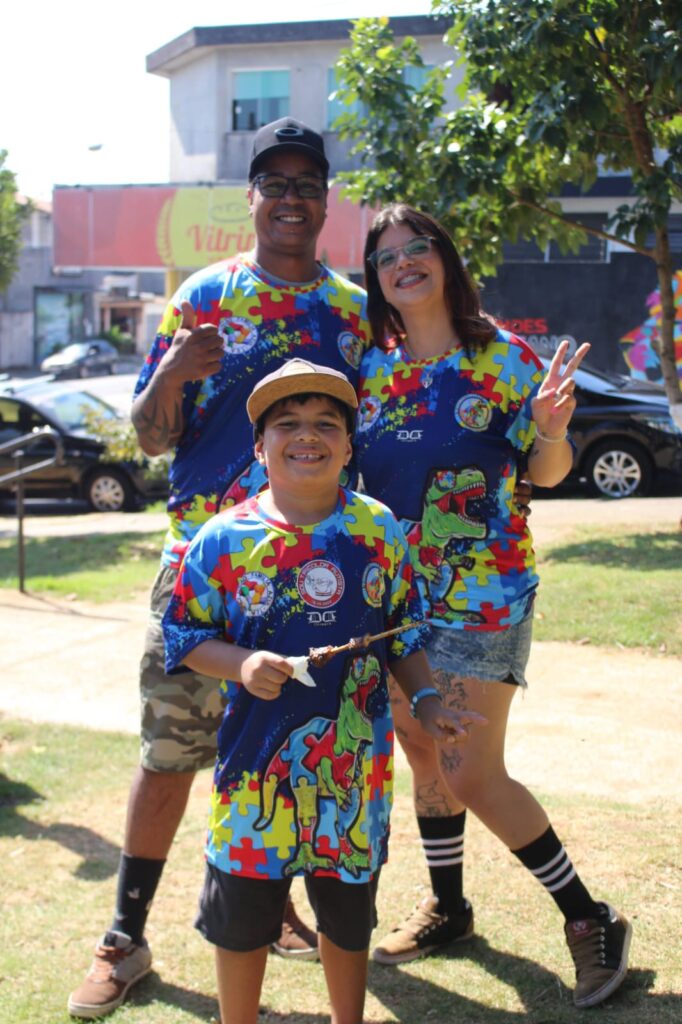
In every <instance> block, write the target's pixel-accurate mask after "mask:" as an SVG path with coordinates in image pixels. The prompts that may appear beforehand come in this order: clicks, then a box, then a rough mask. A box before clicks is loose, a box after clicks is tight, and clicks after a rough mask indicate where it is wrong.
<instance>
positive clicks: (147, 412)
mask: <svg viewBox="0 0 682 1024" xmlns="http://www.w3.org/2000/svg"><path fill="white" fill-rule="evenodd" d="M132 420H133V424H134V426H135V430H136V431H137V434H138V436H139V437H140V438H144V439H145V440H147V441H148V442H149V443H150V444H153V445H154V447H158V448H161V449H163V450H164V451H167V450H168V449H169V448H173V447H175V445H176V444H177V442H178V441H179V440H180V438H181V437H182V431H183V419H182V398H181V397H180V396H179V397H178V398H177V399H176V400H175V401H174V402H173V406H172V408H171V410H170V415H169V409H168V406H167V405H166V404H164V403H163V402H161V401H160V400H159V399H158V398H157V397H156V396H155V394H154V392H153V391H152V390H151V389H150V390H149V392H148V394H147V397H146V399H145V401H144V402H143V403H142V404H141V405H140V406H138V408H136V409H135V410H134V411H133V416H132Z"/></svg>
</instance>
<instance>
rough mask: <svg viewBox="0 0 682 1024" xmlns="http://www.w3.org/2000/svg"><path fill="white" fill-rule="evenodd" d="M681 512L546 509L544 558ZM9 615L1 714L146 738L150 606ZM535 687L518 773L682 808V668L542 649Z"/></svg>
mask: <svg viewBox="0 0 682 1024" xmlns="http://www.w3.org/2000/svg"><path fill="white" fill-rule="evenodd" d="M681 507H682V503H681V502H680V501H679V500H678V499H675V498H662V499H637V498H633V499H628V500H627V501H621V502H606V503H605V502H602V501H598V500H596V499H595V500H594V501H590V500H589V499H574V500H561V499H559V500H556V499H548V500H539V501H537V502H536V503H535V504H534V510H533V515H532V519H531V523H532V525H533V530H534V534H535V540H536V548H537V550H538V551H539V552H540V553H541V552H542V549H543V548H544V547H546V546H548V545H549V544H551V543H554V542H555V541H556V540H560V539H565V538H566V537H567V536H568V535H569V534H570V531H571V528H572V527H573V526H575V525H577V524H578V523H580V524H584V523H604V522H608V523H615V522H618V523H621V524H631V525H632V526H633V527H634V528H641V529H656V528H660V527H661V526H663V527H667V528H669V527H670V525H671V522H673V523H675V524H677V523H678V521H679V514H680V509H681ZM96 518H97V517H96V516H91V517H87V522H88V527H89V528H90V529H92V530H95V529H98V528H100V526H98V523H97V522H95V520H96ZM123 518H124V520H125V517H123ZM112 520H113V521H112ZM34 522H35V520H34ZM60 523H61V524H62V526H61V529H64V528H67V529H69V530H71V529H72V526H71V523H70V522H69V520H68V519H67V520H64V519H63V518H61V517H60V518H59V519H58V521H57V522H56V523H54V526H51V527H50V528H51V529H54V530H58V529H59V528H60V526H59V524H60ZM66 524H68V525H66ZM100 525H101V528H102V529H115V530H121V528H122V519H121V517H120V516H119V515H116V516H114V517H109V518H108V519H107V520H106V522H105V521H104V520H103V521H102V523H101V524H100ZM135 525H136V527H138V528H139V526H141V525H143V523H140V524H138V523H137V522H136V524H135ZM154 526H155V527H156V523H155V524H154ZM33 528H35V527H33V526H32V529H33ZM153 528H154V527H153ZM46 529H48V527H47V524H45V523H44V524H43V530H46ZM0 615H1V616H2V619H3V637H6V638H8V640H7V641H6V642H5V643H3V671H2V674H1V675H0V715H1V714H5V715H8V716H14V717H20V718H27V719H31V720H34V721H51V722H62V723H72V724H75V725H81V726H86V727H90V728H95V729H112V730H120V731H127V732H133V733H134V732H137V729H138V698H137V669H138V662H139V657H140V653H141V651H142V644H143V639H144V632H145V628H146V619H147V608H146V604H145V602H144V601H140V602H138V603H136V604H126V605H118V604H116V605H109V606H106V605H97V606H89V605H86V604H84V603H82V602H73V603H69V602H55V601H52V600H50V599H47V598H38V597H31V596H28V595H23V594H18V593H17V592H15V591H9V590H0ZM528 678H529V680H530V688H529V690H528V692H527V693H520V694H519V695H518V696H517V699H516V701H515V706H514V708H513V710H512V716H511V723H510V728H509V745H508V751H509V756H508V761H509V767H510V770H511V771H512V773H513V774H515V775H516V776H517V777H518V778H520V779H522V780H523V781H524V782H526V783H527V784H528V785H529V786H530V787H531V788H533V789H536V790H540V791H545V792H571V793H573V794H575V793H577V792H583V793H589V794H592V795H594V796H599V797H605V798H620V799H622V800H623V801H625V802H631V801H634V802H646V801H650V800H671V801H673V802H676V803H680V802H681V801H682V795H681V793H680V788H679V728H680V723H681V722H682V659H678V658H670V657H662V656H655V655H647V654H643V653H641V652H636V651H634V652H633V651H624V650H623V651H621V650H613V649H605V648H594V647H590V646H580V645H574V644H560V643H535V644H534V645H533V650H532V653H531V660H530V665H529V670H528ZM399 763H400V761H399ZM403 763H404V762H403Z"/></svg>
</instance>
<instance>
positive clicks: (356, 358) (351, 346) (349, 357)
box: [337, 331, 362, 370]
mask: <svg viewBox="0 0 682 1024" xmlns="http://www.w3.org/2000/svg"><path fill="white" fill-rule="evenodd" d="M337 344H338V346H339V352H340V353H341V355H342V356H343V358H344V359H345V360H346V362H347V363H348V365H349V366H352V367H354V369H356V370H357V369H358V368H359V366H360V361H361V359H362V342H361V341H360V339H359V338H356V337H355V335H354V334H352V333H351V332H350V331H341V334H339V337H338V341H337Z"/></svg>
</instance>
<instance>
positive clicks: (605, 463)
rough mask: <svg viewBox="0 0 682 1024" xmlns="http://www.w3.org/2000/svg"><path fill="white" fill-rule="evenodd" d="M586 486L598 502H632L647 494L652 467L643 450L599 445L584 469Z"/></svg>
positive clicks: (626, 443) (612, 443)
mask: <svg viewBox="0 0 682 1024" xmlns="http://www.w3.org/2000/svg"><path fill="white" fill-rule="evenodd" d="M583 474H584V475H585V476H586V477H587V486H588V488H589V490H590V493H591V494H594V495H595V496H596V497H598V498H631V497H632V496H633V495H635V494H638V495H640V496H641V495H644V494H647V493H648V492H649V490H650V488H651V484H652V481H653V475H654V472H653V466H652V463H651V459H650V458H649V456H648V455H647V453H646V451H645V450H644V448H642V447H641V446H640V445H638V444H635V443H634V442H632V441H619V440H613V441H602V442H601V444H598V445H596V446H595V447H594V448H593V449H592V450H591V451H590V453H589V454H588V456H587V459H586V461H585V463H584V466H583Z"/></svg>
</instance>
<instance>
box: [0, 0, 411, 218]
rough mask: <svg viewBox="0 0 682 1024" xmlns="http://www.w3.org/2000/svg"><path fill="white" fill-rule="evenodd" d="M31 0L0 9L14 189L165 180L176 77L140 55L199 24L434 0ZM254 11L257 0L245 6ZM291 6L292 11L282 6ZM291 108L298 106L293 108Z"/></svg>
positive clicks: (346, 12) (3, 108)
mask: <svg viewBox="0 0 682 1024" xmlns="http://www.w3.org/2000/svg"><path fill="white" fill-rule="evenodd" d="M238 6H242V5H238V4H236V3H235V0H220V2H218V0H194V2H192V3H189V4H188V3H186V2H180V0H166V2H165V3H164V4H163V5H161V4H154V3H148V2H146V0H115V2H113V3H108V4H104V3H101V2H100V0H61V2H60V3H54V0H28V2H27V3H26V7H24V6H23V3H21V2H19V3H13V4H11V5H7V8H6V9H5V10H4V11H3V17H2V21H3V48H2V60H0V98H1V99H0V150H1V149H4V150H7V154H8V155H7V157H6V160H5V167H7V168H9V169H10V170H11V171H13V172H14V173H15V174H16V177H17V186H18V191H19V192H21V193H23V194H24V195H28V196H30V197H31V198H33V199H47V200H49V199H50V198H51V194H52V187H53V185H56V184H59V185H87V184H89V185H104V184H111V185H114V184H124V183H127V182H129V183H135V184H139V183H142V182H147V183H158V182H164V181H168V174H169V167H168V164H169V159H168V152H169V142H168V140H169V83H168V79H165V78H161V77H159V76H158V75H151V74H149V73H148V72H147V71H146V70H145V58H146V56H147V55H148V54H150V53H152V52H153V51H154V50H158V49H159V48H160V47H161V46H164V45H165V44H166V43H169V42H170V41H171V40H172V39H175V38H176V37H177V36H179V35H182V34H183V33H184V32H186V31H187V30H188V29H190V28H193V27H194V26H208V25H243V24H259V23H263V22H283V21H308V20H314V21H326V20H330V19H334V18H351V19H352V18H354V17H361V16H365V17H370V16H380V15H391V14H393V15H407V14H428V13H429V11H430V9H431V3H430V0H383V2H381V0H314V2H313V0H290V2H289V3H288V4H286V3H284V2H283V0H277V2H274V0H260V2H259V3H258V4H257V5H256V4H254V6H253V9H249V10H248V11H245V12H244V13H238V12H235V11H234V10H233V9H234V8H235V7H238ZM243 6H244V7H245V8H250V5H248V4H246V5H243ZM285 10H286V13H283V11H285ZM292 113H293V112H292Z"/></svg>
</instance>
